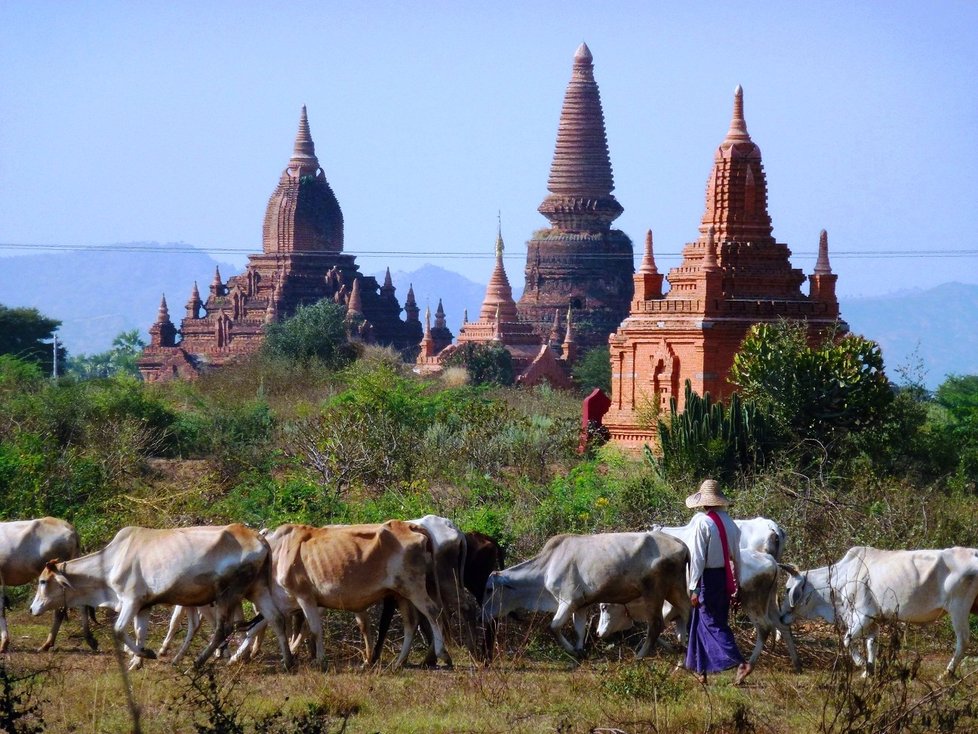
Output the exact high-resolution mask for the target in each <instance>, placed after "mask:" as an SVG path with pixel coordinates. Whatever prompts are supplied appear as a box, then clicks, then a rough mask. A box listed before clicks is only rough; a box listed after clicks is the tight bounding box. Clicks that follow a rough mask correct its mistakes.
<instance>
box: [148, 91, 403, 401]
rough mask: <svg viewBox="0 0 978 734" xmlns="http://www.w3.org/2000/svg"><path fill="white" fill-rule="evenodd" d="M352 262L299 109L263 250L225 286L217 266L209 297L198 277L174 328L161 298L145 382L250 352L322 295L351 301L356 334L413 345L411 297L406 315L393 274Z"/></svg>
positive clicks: (184, 373) (267, 216)
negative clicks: (267, 331) (374, 272)
mask: <svg viewBox="0 0 978 734" xmlns="http://www.w3.org/2000/svg"><path fill="white" fill-rule="evenodd" d="M355 259H356V258H355V257H354V256H353V255H349V254H345V253H344V252H343V213H342V211H341V210H340V205H339V202H337V200H336V196H335V195H334V193H333V190H332V188H331V187H330V185H329V182H328V181H327V180H326V174H325V173H324V172H323V169H322V168H321V167H320V165H319V159H318V158H317V157H316V151H315V145H314V144H313V141H312V136H311V134H310V131H309V121H308V119H307V117H306V108H305V107H303V108H302V115H301V118H300V121H299V131H298V133H297V135H296V139H295V145H294V149H293V152H292V157H291V159H290V160H289V164H288V166H287V167H286V169H285V171H283V173H282V176H281V178H280V179H279V182H278V186H276V188H275V191H274V192H273V193H272V195H271V197H270V198H269V200H268V207H267V208H266V211H265V221H264V226H263V229H262V252H261V254H256V255H249V256H248V264H247V266H246V268H245V272H244V273H242V274H240V275H236V276H233V277H231V278H229V279H228V281H227V282H226V283H225V282H224V281H223V280H222V279H221V274H220V272H219V271H216V272H215V273H214V279H213V281H212V282H211V284H210V290H209V293H208V295H207V299H206V300H202V299H201V296H200V293H199V291H198V289H197V284H196V283H194V286H193V289H192V291H191V294H190V299H189V300H188V302H187V305H186V315H185V316H184V318H183V319H182V320H181V322H180V327H179V329H178V328H176V326H175V325H174V324H173V323H172V322H171V321H170V315H169V310H168V308H167V304H166V299H165V298H164V299H163V300H162V302H161V304H160V311H159V314H158V317H157V320H156V323H155V324H154V325H153V326H152V327H151V328H150V345H149V346H148V347H147V348H146V349H145V351H144V352H143V354H142V356H141V357H140V359H139V361H138V366H139V371H140V373H141V374H142V376H143V379H145V380H146V381H148V382H152V381H156V380H167V379H172V378H174V377H193V376H195V375H197V374H199V373H200V372H201V371H203V370H205V369H208V368H213V367H220V366H222V365H224V364H226V363H228V362H229V361H231V360H233V359H235V358H238V357H241V356H244V355H248V354H252V353H254V352H256V351H257V350H258V348H259V347H260V345H261V342H262V340H263V338H264V327H265V324H267V323H271V322H275V321H280V320H282V319H285V318H287V317H288V316H290V315H292V313H294V311H295V309H296V308H297V307H298V306H300V305H308V304H312V303H315V302H317V301H319V300H321V299H324V298H329V299H332V300H333V301H334V302H336V303H340V304H343V305H345V306H346V307H347V321H348V324H349V329H350V331H351V333H352V334H353V335H354V336H356V337H358V338H360V339H362V340H364V341H374V342H377V343H379V344H384V345H390V346H393V347H395V348H397V349H402V350H411V349H413V348H415V347H416V346H417V344H418V342H419V341H420V340H421V337H422V328H421V322H420V320H419V319H418V308H417V305H416V304H415V303H414V299H413V295H414V294H413V293H412V292H409V293H408V301H407V302H406V304H405V309H404V310H405V312H406V315H407V319H406V321H402V320H401V318H400V313H401V306H400V304H399V303H398V301H397V297H396V296H395V293H394V286H393V284H392V283H391V279H390V271H389V270H388V272H387V277H386V278H385V280H384V284H383V285H382V286H380V285H378V283H377V280H376V279H375V278H373V277H372V276H365V275H363V274H362V273H360V272H359V266H358V265H357V264H356V262H355Z"/></svg>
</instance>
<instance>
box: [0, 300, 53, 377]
mask: <svg viewBox="0 0 978 734" xmlns="http://www.w3.org/2000/svg"><path fill="white" fill-rule="evenodd" d="M59 326H61V322H60V321H58V320H57V319H51V318H48V317H47V316H43V315H42V314H41V313H40V311H38V310H37V309H36V308H8V307H7V306H4V305H3V304H0V354H10V355H12V356H14V357H17V358H18V359H23V360H26V361H28V362H35V363H37V364H39V365H40V366H41V369H43V370H44V372H45V373H47V374H51V371H52V369H53V359H52V357H53V354H52V352H53V350H52V346H51V340H52V339H53V338H54V332H55V331H56V330H57V328H58V327H59ZM65 356H66V352H65V350H64V348H63V347H58V362H59V364H60V363H61V362H62V361H63V360H64V359H65Z"/></svg>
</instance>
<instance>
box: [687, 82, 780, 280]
mask: <svg viewBox="0 0 978 734" xmlns="http://www.w3.org/2000/svg"><path fill="white" fill-rule="evenodd" d="M711 226H712V227H715V228H716V239H717V241H718V242H722V243H727V242H752V243H754V244H758V243H770V244H773V243H774V237H773V236H772V225H771V216H770V215H769V214H768V211H767V178H766V176H765V174H764V164H763V163H762V161H761V149H760V148H758V147H757V145H756V144H755V143H754V142H753V141H752V140H751V137H750V135H749V134H748V133H747V121H746V120H745V119H744V90H743V88H742V87H740V86H739V85H738V86H737V89H736V90H735V91H734V104H733V115H732V116H731V119H730V128H729V130H727V134H726V136H725V137H724V139H723V142H721V143H720V145H719V147H718V148H717V151H716V155H715V156H714V160H713V170H711V171H710V177H709V179H708V181H707V185H706V210H705V211H704V213H703V219H702V221H701V222H700V237H701V240H700V241H701V242H702V241H703V239H702V238H703V237H704V236H705V235H706V231H707V230H708V229H709V228H710V227H711ZM722 264H723V263H722V262H721V265H722Z"/></svg>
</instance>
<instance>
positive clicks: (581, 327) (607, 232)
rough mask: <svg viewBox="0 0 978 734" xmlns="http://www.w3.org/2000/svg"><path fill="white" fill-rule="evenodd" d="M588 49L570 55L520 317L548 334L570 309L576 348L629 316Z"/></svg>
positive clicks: (628, 277)
mask: <svg viewBox="0 0 978 734" xmlns="http://www.w3.org/2000/svg"><path fill="white" fill-rule="evenodd" d="M614 188H615V184H614V177H613V175H612V171H611V159H610V157H609V153H608V140H607V137H606V135H605V126H604V113H603V112H602V109H601V96H600V94H599V92H598V85H597V84H596V83H595V81H594V65H593V63H592V57H591V52H590V50H589V49H588V47H587V45H586V44H583V43H582V44H581V45H580V47H579V48H578V49H577V52H576V53H575V54H574V66H573V70H572V72H571V80H570V83H569V84H568V85H567V91H566V92H565V95H564V104H563V107H562V109H561V112H560V123H559V125H558V129H557V144H556V147H555V149H554V157H553V163H552V164H551V166H550V178H549V180H548V182H547V190H548V191H549V192H550V193H549V194H548V196H547V197H546V198H545V199H544V200H543V203H542V204H541V205H540V207H539V212H540V213H541V214H543V215H544V216H545V217H546V218H547V219H548V220H549V221H550V227H548V228H546V229H542V230H539V231H537V232H536V233H534V235H533V238H532V239H530V241H529V242H527V254H526V287H525V289H524V291H523V296H522V297H521V298H520V301H519V303H518V304H517V309H518V312H519V318H520V319H521V320H523V321H525V322H526V323H528V324H530V325H532V326H533V328H534V330H535V331H536V332H537V334H539V335H540V336H541V337H542V338H548V337H549V334H550V331H551V324H552V319H553V315H554V313H555V311H560V312H561V313H563V312H564V311H566V310H567V308H568V306H570V307H571V308H573V310H574V314H575V319H576V324H577V328H576V336H577V340H578V342H577V343H578V346H579V347H580V349H581V350H582V351H586V350H588V349H590V348H592V347H595V346H604V345H606V344H607V342H608V335H609V334H612V333H613V332H614V331H615V329H616V328H618V324H620V323H621V321H622V319H623V318H625V317H626V316H627V315H628V304H629V301H630V300H631V295H632V272H633V270H634V267H633V264H632V242H631V240H630V239H629V238H628V236H627V235H626V234H625V233H624V232H621V231H620V230H617V229H612V228H611V223H612V222H613V221H614V220H615V219H616V218H617V217H618V216H620V215H621V213H622V211H624V210H623V209H622V206H621V204H619V203H618V201H617V200H616V199H615V197H614V195H613V194H612V191H614Z"/></svg>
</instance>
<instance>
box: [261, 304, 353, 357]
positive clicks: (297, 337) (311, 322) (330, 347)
mask: <svg viewBox="0 0 978 734" xmlns="http://www.w3.org/2000/svg"><path fill="white" fill-rule="evenodd" d="M345 316H346V310H345V309H344V308H343V306H341V305H339V304H337V303H333V302H332V301H327V300H322V301H319V302H318V303H314V304H312V305H311V306H300V307H299V308H297V309H296V312H295V313H294V314H293V315H292V317H291V318H288V319H285V320H284V321H282V322H280V323H273V324H268V325H267V326H266V327H265V341H264V342H263V343H262V353H263V354H264V355H265V356H268V357H272V358H277V359H282V360H290V361H297V362H308V361H310V360H319V361H320V362H322V363H323V365H325V366H326V367H328V368H330V369H341V368H343V367H345V366H346V365H348V364H350V362H352V361H353V360H354V359H355V358H356V355H357V351H356V347H355V346H354V345H353V344H351V343H350V341H349V339H348V338H347V333H346V325H345V323H344V321H343V319H344V318H345Z"/></svg>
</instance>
